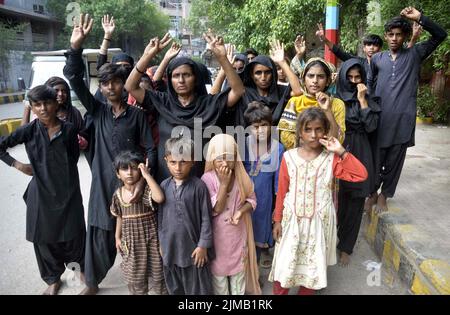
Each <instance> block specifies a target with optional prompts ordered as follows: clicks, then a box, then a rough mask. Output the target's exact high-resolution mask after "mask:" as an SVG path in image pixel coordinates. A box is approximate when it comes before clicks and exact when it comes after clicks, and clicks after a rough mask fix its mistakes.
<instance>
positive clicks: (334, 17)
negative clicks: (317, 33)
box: [325, 0, 339, 65]
mask: <svg viewBox="0 0 450 315" xmlns="http://www.w3.org/2000/svg"><path fill="white" fill-rule="evenodd" d="M325 36H326V37H327V38H328V39H329V40H330V41H331V42H332V43H333V44H337V43H338V41H339V1H338V0H327V11H326V20H325ZM325 60H326V61H329V62H331V63H333V64H334V65H336V64H337V58H336V56H335V55H334V54H333V53H332V52H331V50H330V49H329V48H328V46H326V45H325Z"/></svg>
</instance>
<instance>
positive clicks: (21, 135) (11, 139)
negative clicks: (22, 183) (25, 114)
mask: <svg viewBox="0 0 450 315" xmlns="http://www.w3.org/2000/svg"><path fill="white" fill-rule="evenodd" d="M31 128H32V125H31V124H27V125H25V126H22V127H19V128H18V129H17V130H15V131H14V132H13V133H11V135H9V136H6V137H0V160H2V161H3V162H5V163H6V164H7V165H9V166H12V164H13V163H14V161H16V159H15V158H13V157H12V156H11V155H9V153H8V152H7V149H8V148H13V147H15V146H16V145H18V144H22V143H25V142H27V141H29V134H30V129H31Z"/></svg>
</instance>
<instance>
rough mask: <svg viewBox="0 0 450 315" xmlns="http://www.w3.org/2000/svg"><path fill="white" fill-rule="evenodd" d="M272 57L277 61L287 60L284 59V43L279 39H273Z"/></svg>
mask: <svg viewBox="0 0 450 315" xmlns="http://www.w3.org/2000/svg"><path fill="white" fill-rule="evenodd" d="M270 58H272V60H273V61H274V62H276V63H280V62H283V61H285V59H284V44H283V43H280V41H279V40H273V41H272V42H271V43H270Z"/></svg>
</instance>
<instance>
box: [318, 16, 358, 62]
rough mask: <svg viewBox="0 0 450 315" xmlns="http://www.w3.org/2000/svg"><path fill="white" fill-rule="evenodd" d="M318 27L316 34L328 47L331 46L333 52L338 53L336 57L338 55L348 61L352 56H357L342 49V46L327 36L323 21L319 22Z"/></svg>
mask: <svg viewBox="0 0 450 315" xmlns="http://www.w3.org/2000/svg"><path fill="white" fill-rule="evenodd" d="M317 28H318V30H317V31H316V36H317V37H319V39H320V41H321V42H324V43H325V45H327V46H328V48H330V50H331V51H332V52H333V54H335V55H336V57H338V58H339V59H341V60H342V61H346V60H348V59H351V58H355V57H356V56H354V55H352V54H349V53H348V52H345V51H344V50H342V49H341V48H340V47H338V46H336V45H335V44H333V43H332V42H331V41H330V40H329V39H328V38H327V37H326V36H325V31H324V30H323V25H322V23H319V24H317Z"/></svg>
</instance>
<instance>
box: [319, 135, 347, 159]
mask: <svg viewBox="0 0 450 315" xmlns="http://www.w3.org/2000/svg"><path fill="white" fill-rule="evenodd" d="M319 142H320V144H322V145H323V146H324V147H325V148H326V149H327V150H328V151H330V152H334V153H337V154H339V155H342V153H344V151H345V149H344V147H343V146H342V144H341V143H340V142H339V141H338V139H336V138H335V137H331V136H328V137H327V136H325V137H324V139H319Z"/></svg>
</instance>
